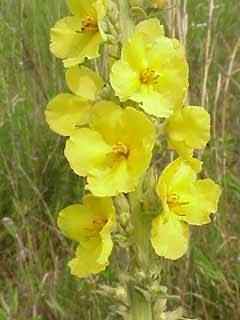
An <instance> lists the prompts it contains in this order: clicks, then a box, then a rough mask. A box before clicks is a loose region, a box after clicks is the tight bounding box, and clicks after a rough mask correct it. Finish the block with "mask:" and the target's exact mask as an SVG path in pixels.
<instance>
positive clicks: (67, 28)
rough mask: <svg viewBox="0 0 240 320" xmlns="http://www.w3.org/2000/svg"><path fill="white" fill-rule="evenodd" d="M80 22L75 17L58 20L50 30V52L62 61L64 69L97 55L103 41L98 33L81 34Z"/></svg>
mask: <svg viewBox="0 0 240 320" xmlns="http://www.w3.org/2000/svg"><path fill="white" fill-rule="evenodd" d="M81 26H82V20H81V19H80V18H79V17H77V16H72V17H66V18H63V19H61V20H59V21H58V22H57V23H56V25H55V26H54V27H53V28H52V29H51V43H50V50H51V52H52V53H53V54H54V55H55V56H56V57H58V58H61V59H64V61H63V62H64V65H65V67H72V66H74V65H77V64H79V63H82V62H83V61H84V59H85V58H89V59H93V58H96V57H97V56H98V55H99V46H100V44H101V42H102V41H103V39H102V36H101V34H100V33H99V32H88V33H81Z"/></svg>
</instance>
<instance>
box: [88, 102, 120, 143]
mask: <svg viewBox="0 0 240 320" xmlns="http://www.w3.org/2000/svg"><path fill="white" fill-rule="evenodd" d="M122 113H123V109H122V108H121V107H120V106H118V105H117V104H116V103H114V102H112V101H105V100H102V101H100V102H97V103H96V104H95V105H94V107H93V109H92V115H91V119H90V126H91V128H92V129H93V130H96V131H98V132H99V133H100V134H101V135H102V136H103V138H104V140H105V141H106V142H107V143H109V144H111V145H113V144H115V143H117V142H119V141H121V136H122V130H121V119H122ZM106 115H107V117H106Z"/></svg>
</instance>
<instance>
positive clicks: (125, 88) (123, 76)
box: [110, 60, 140, 101]
mask: <svg viewBox="0 0 240 320" xmlns="http://www.w3.org/2000/svg"><path fill="white" fill-rule="evenodd" d="M110 77H111V85H112V87H113V89H114V91H115V92H116V95H117V96H119V98H120V99H121V100H123V101H124V100H127V99H129V98H130V97H131V95H132V94H133V93H134V92H135V91H136V90H137V89H138V88H139V87H140V80H139V77H138V74H137V73H136V72H135V71H134V70H133V69H131V68H130V66H129V65H128V63H127V62H125V61H120V60H119V61H117V62H115V63H114V65H113V67H112V71H111V76H110Z"/></svg>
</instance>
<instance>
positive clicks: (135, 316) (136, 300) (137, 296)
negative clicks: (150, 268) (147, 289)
mask: <svg viewBox="0 0 240 320" xmlns="http://www.w3.org/2000/svg"><path fill="white" fill-rule="evenodd" d="M128 295H129V299H130V302H131V306H130V320H152V319H153V316H152V306H151V303H150V302H149V301H147V299H146V297H144V295H143V294H142V293H141V292H138V291H137V290H136V289H135V288H133V287H129V289H128Z"/></svg>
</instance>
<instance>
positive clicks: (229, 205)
mask: <svg viewBox="0 0 240 320" xmlns="http://www.w3.org/2000/svg"><path fill="white" fill-rule="evenodd" d="M170 2H171V4H176V3H177V4H178V5H179V6H178V7H176V15H177V13H180V14H181V13H182V12H183V8H184V5H185V4H186V5H187V6H186V9H187V11H186V12H187V18H188V19H187V21H188V34H187V39H186V40H187V41H186V45H187V53H188V60H189V63H190V70H191V74H190V78H191V88H190V102H191V104H196V105H198V104H200V103H201V101H204V103H205V105H206V107H207V108H208V110H209V111H210V112H211V113H212V116H213V138H212V140H211V142H210V143H209V145H208V147H207V150H206V152H205V154H204V160H205V174H206V175H209V176H211V177H213V178H215V179H217V180H218V181H219V182H221V183H222V185H223V187H224V194H223V196H222V201H221V208H220V210H219V214H218V215H217V217H216V219H215V220H214V223H212V224H211V225H209V226H206V227H202V228H194V229H193V232H192V233H193V234H192V241H191V248H190V251H189V255H188V257H185V258H183V259H181V260H180V261H179V262H176V263H170V262H164V268H163V284H166V285H167V286H168V287H169V292H170V293H171V294H173V295H175V294H177V295H179V296H180V303H181V304H182V305H183V306H185V307H186V309H187V310H188V311H189V314H190V315H193V316H198V317H199V318H200V319H206V320H207V319H209V320H211V319H221V320H226V319H232V320H239V319H240V304H239V301H240V252H239V248H240V223H239V221H240V220H239V219H240V218H239V217H240V205H239V204H240V174H239V170H240V157H239V150H240V139H239V132H240V116H239V101H240V50H239V51H238V52H237V53H236V56H235V59H234V63H233V68H232V70H230V71H231V72H230V73H229V63H230V61H231V59H232V57H233V52H234V47H235V46H236V42H237V40H238V39H239V36H240V32H239V30H240V21H239V12H240V4H239V1H238V0H218V1H217V0H215V9H214V11H213V17H212V21H211V24H208V21H209V3H210V1H207V0H202V1H195V0H188V1H175V0H172V1H170ZM169 6H170V7H171V5H169ZM169 10H170V9H169ZM169 10H168V11H167V12H166V13H165V14H164V16H165V17H167V15H168V14H169ZM171 10H173V9H171ZM65 13H66V6H65V3H64V1H63V0H61V1H59V0H51V1H48V0H34V1H31V0H18V1H16V0H1V1H0V39H1V42H0V66H1V68H0V199H1V201H0V320H7V319H11V320H28V319H29V320H48V319H49V320H55V319H58V320H60V319H68V320H75V319H82V320H87V319H88V320H90V319H96V320H97V319H99V320H100V319H107V315H109V314H110V313H111V312H112V314H113V315H112V316H110V317H109V319H118V316H117V315H116V314H114V308H113V305H112V304H113V302H112V301H111V299H109V298H107V297H104V296H103V295H102V294H99V293H98V290H97V289H96V288H97V287H96V280H97V281H98V283H99V282H100V283H101V282H103V283H105V284H115V281H116V280H115V278H114V275H113V274H112V271H111V269H108V270H107V271H106V272H105V273H103V274H102V275H101V276H100V277H98V278H97V279H88V280H82V281H77V280H76V279H75V278H73V277H72V276H70V275H69V273H68V272H67V267H66V263H67V261H68V259H69V256H70V255H71V253H72V250H71V248H70V244H69V243H68V242H67V241H66V240H65V239H64V238H63V237H62V236H61V235H60V234H59V232H58V231H57V228H56V225H55V220H56V213H57V212H58V211H59V209H60V208H62V207H64V206H66V205H67V204H70V203H72V202H76V201H78V200H79V198H80V197H81V194H82V190H83V181H82V180H81V179H79V178H78V177H76V176H75V175H74V174H73V173H72V171H71V170H70V168H69V166H68V164H67V162H66V160H65V158H64V156H63V148H64V141H63V139H61V138H59V137H57V136H56V135H55V134H54V133H52V132H51V131H50V130H49V128H48V127H47V125H46V123H45V121H44V114H43V111H44V109H45V106H46V104H47V102H48V100H49V99H50V98H52V97H53V96H55V95H56V94H57V93H58V92H60V91H62V90H64V86H65V85H64V81H63V80H64V74H63V67H62V65H61V63H60V62H59V61H57V60H56V59H55V58H54V57H53V56H52V55H51V54H50V53H49V50H48V43H49V39H48V37H49V28H50V26H52V25H53V24H54V22H55V21H56V20H57V19H59V18H60V17H62V16H64V15H65ZM166 21H167V18H166ZM174 21H175V20H174ZM169 29H171V28H169ZM174 30H175V31H176V33H178V26H176V28H175V29H174ZM208 31H210V40H209V38H207V36H208ZM207 39H208V40H207ZM206 41H209V45H210V49H209V52H210V54H209V55H208V59H206ZM206 65H207V66H208V65H209V71H208V74H207V90H206V93H205V95H203V85H202V83H203V77H204V73H206ZM228 81H229V84H228V86H227V83H228ZM217 84H218V86H217ZM174 303H175V302H174V301H173V302H172V304H173V305H174ZM178 303H179V301H178Z"/></svg>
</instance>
